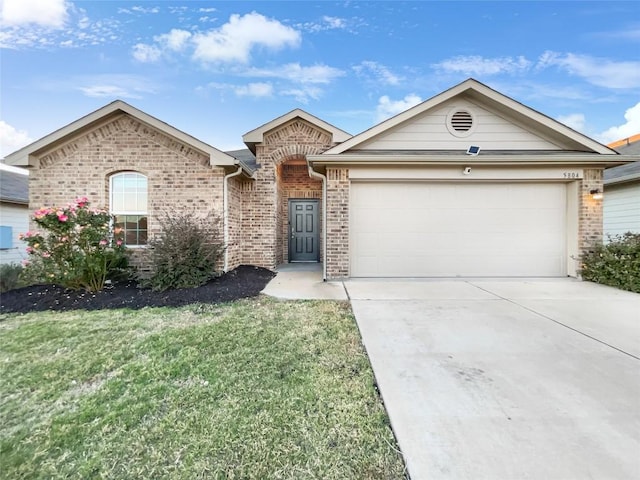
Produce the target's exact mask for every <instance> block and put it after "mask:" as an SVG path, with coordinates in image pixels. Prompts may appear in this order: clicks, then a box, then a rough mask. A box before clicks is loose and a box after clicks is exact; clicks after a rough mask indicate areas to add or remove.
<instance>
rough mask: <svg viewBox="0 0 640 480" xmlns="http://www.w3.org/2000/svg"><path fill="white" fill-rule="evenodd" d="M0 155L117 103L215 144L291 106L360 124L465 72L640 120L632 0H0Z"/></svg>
mask: <svg viewBox="0 0 640 480" xmlns="http://www.w3.org/2000/svg"><path fill="white" fill-rule="evenodd" d="M0 15H1V20H2V22H1V26H0V46H1V50H0V55H1V57H0V66H1V69H2V70H1V73H0V75H1V77H0V80H1V83H0V102H1V104H0V105H1V106H0V108H1V110H0V146H1V150H0V156H3V155H6V154H8V153H10V152H11V151H13V150H15V149H17V148H19V147H22V146H23V145H25V144H26V143H28V142H30V141H33V140H36V139H38V138H40V137H42V136H44V135H47V134H48V133H51V132H52V131H54V130H56V129H58V128H60V127H62V126H64V125H66V124H67V123H70V122H72V121H74V120H76V119H78V118H80V117H81V116H83V115H86V114H87V113H89V112H91V111H93V110H96V109H98V108H100V107H102V106H103V105H106V104H107V103H109V102H111V101H113V100H115V99H122V100H124V101H126V102H128V103H130V104H132V105H133V106H135V107H137V108H139V109H141V110H143V111H145V112H147V113H149V114H151V115H153V116H156V117H158V118H159V119H161V120H163V121H165V122H167V123H169V124H171V125H173V126H175V127H177V128H179V129H181V130H183V131H185V132H187V133H189V134H191V135H193V136H195V137H197V138H199V139H200V140H203V141H205V142H207V143H209V144H211V145H213V146H215V147H217V148H220V149H222V150H231V149H236V148H242V147H243V144H242V135H243V134H244V133H246V132H247V131H249V130H252V129H253V128H256V127H258V126H260V125H262V124H263V123H265V122H268V121H270V120H272V119H274V118H276V117H278V116H280V115H282V114H284V113H286V112H288V111H290V110H292V109H294V108H302V109H304V110H306V111H307V112H309V113H311V114H313V115H316V116H318V117H320V118H322V119H323V120H325V121H327V122H329V123H331V124H333V125H335V126H337V127H339V128H341V129H343V130H346V131H348V132H349V133H352V134H356V133H359V132H361V131H363V130H365V129H367V128H369V127H371V126H372V125H374V124H376V123H378V122H379V121H381V120H383V119H385V118H388V117H389V116H391V115H393V114H396V113H398V112H400V111H402V110H404V109H406V108H408V107H410V106H413V105H414V104H416V103H418V102H420V101H421V100H426V99H427V98H430V97H432V96H433V95H436V94H438V93H440V92H441V91H443V90H445V89H447V88H449V87H451V86H453V85H455V84H457V83H459V82H461V81H463V80H465V79H466V78H469V77H473V78H476V79H477V80H479V81H481V82H483V83H486V84H487V85H489V86H490V87H492V88H495V89H497V90H499V91H501V92H502V93H505V94H507V95H509V96H511V97H513V98H515V99H516V100H518V101H520V102H522V103H524V104H526V105H528V106H530V107H533V108H535V109H536V110H539V111H541V112H543V113H545V114H547V115H549V116H551V117H553V118H555V119H558V120H560V121H562V122H564V123H566V124H567V125H569V126H571V127H573V128H575V129H577V130H579V131H581V132H583V133H585V134H587V135H589V136H591V137H593V138H595V139H597V140H600V141H603V142H610V141H613V140H617V139H619V138H625V137H628V136H631V135H633V134H635V133H639V132H640V7H638V3H637V2H615V1H602V2H600V1H590V2H577V1H572V2H551V1H545V2H519V1H502V2H484V1H475V2H454V1H450V2H402V1H392V2H383V1H378V2H359V1H316V2H303V1H283V2H269V1H260V2H242V1H226V2H215V1H195V0H194V1H177V0H176V1H174V0H148V1H145V0H143V1H140V0H139V1H127V0H121V1H101V0H92V1H81V0H0Z"/></svg>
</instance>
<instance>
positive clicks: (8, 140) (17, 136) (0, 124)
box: [0, 120, 33, 158]
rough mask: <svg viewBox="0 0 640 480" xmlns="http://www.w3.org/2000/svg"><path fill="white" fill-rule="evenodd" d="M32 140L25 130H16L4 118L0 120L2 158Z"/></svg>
mask: <svg viewBox="0 0 640 480" xmlns="http://www.w3.org/2000/svg"><path fill="white" fill-rule="evenodd" d="M32 141H33V139H32V138H31V137H29V134H28V133H27V132H26V131H25V130H18V129H16V128H15V127H13V126H11V125H9V124H8V123H7V122H5V121H4V120H0V157H2V158H4V157H5V156H7V155H8V154H10V153H13V152H15V151H16V150H19V149H20V148H22V147H24V146H25V145H29V144H30V143H31V142H32Z"/></svg>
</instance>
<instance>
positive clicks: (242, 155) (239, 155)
mask: <svg viewBox="0 0 640 480" xmlns="http://www.w3.org/2000/svg"><path fill="white" fill-rule="evenodd" d="M224 153H226V154H227V155H231V156H232V157H233V158H235V159H237V160H240V161H241V162H242V163H244V164H245V165H246V166H247V167H249V168H251V169H252V170H255V169H256V168H257V167H258V164H257V163H256V156H255V155H254V154H253V153H252V152H251V150H249V149H248V148H243V149H242V150H231V151H228V152H224Z"/></svg>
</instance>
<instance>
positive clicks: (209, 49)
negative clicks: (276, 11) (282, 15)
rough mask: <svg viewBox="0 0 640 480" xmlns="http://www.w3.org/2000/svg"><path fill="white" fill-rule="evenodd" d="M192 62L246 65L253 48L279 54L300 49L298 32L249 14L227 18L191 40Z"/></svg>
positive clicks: (254, 14) (277, 22)
mask: <svg viewBox="0 0 640 480" xmlns="http://www.w3.org/2000/svg"><path fill="white" fill-rule="evenodd" d="M192 40H193V43H194V44H195V51H194V53H193V58H194V59H196V60H199V61H202V62H205V63H207V62H241V63H246V62H248V61H249V59H250V57H251V52H252V51H253V50H254V49H256V48H268V49H272V50H279V49H281V48H285V47H297V46H299V45H300V41H301V36H300V32H298V31H297V30H294V29H293V28H291V27H288V26H286V25H283V24H282V23H280V22H279V21H277V20H273V19H270V18H267V17H265V16H264V15H260V14H259V13H256V12H252V13H248V14H246V15H238V14H234V15H231V17H230V18H229V22H227V23H225V24H224V25H223V26H222V27H220V28H217V29H215V30H211V31H209V32H206V33H198V34H195V35H194V36H193V39H192Z"/></svg>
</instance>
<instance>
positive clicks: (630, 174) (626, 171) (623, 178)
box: [604, 142, 640, 185]
mask: <svg viewBox="0 0 640 480" xmlns="http://www.w3.org/2000/svg"><path fill="white" fill-rule="evenodd" d="M615 150H616V152H618V153H620V154H621V155H622V156H624V157H629V160H636V161H635V162H633V163H627V164H626V165H620V166H618V167H612V168H607V169H606V170H605V171H604V183H605V185H611V184H613V183H620V182H628V181H631V180H639V179H640V142H633V143H628V144H626V145H622V146H620V147H616V149H615Z"/></svg>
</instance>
